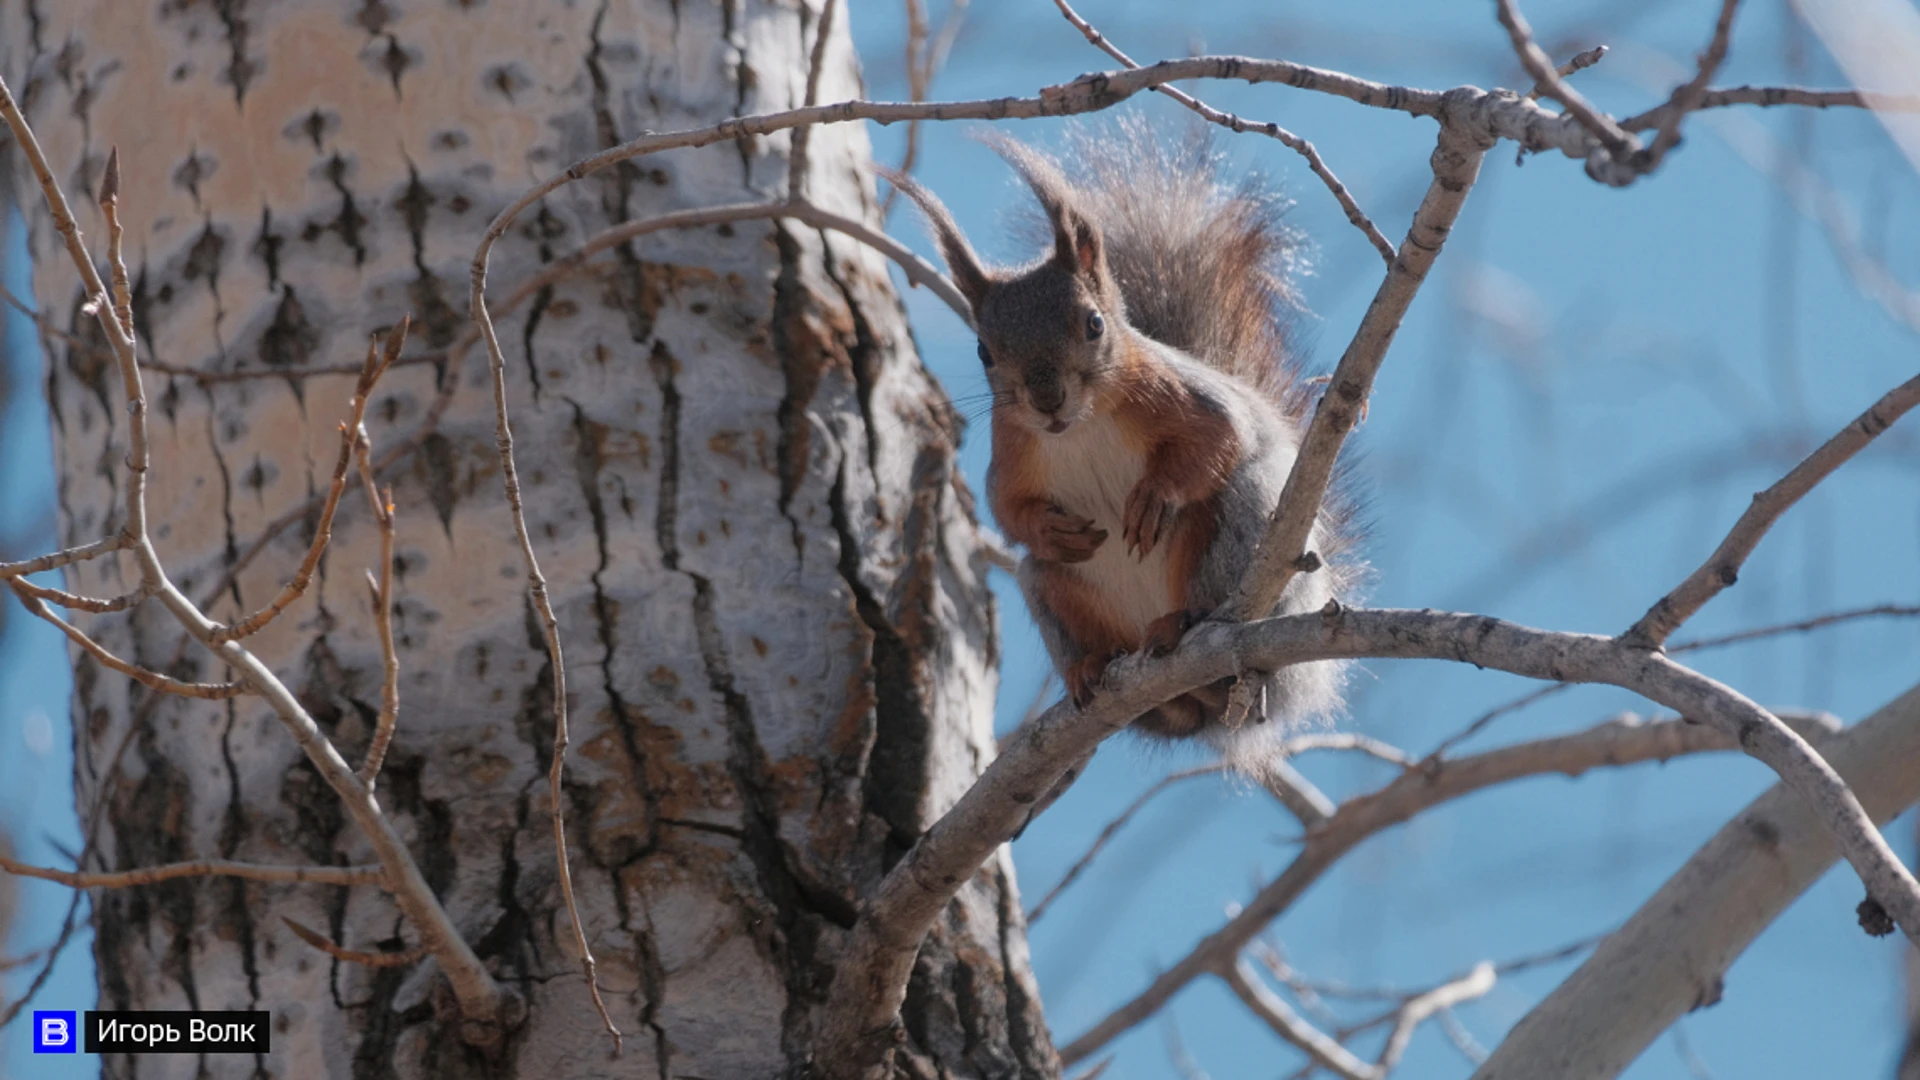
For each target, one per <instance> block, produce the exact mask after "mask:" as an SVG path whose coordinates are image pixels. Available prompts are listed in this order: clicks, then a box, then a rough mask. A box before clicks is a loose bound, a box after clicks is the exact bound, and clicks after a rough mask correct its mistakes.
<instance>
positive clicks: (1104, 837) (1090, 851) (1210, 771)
mask: <svg viewBox="0 0 1920 1080" xmlns="http://www.w3.org/2000/svg"><path fill="white" fill-rule="evenodd" d="M1225 769H1226V766H1224V765H1202V766H1200V767H1199V768H1196V769H1186V770H1183V771H1181V772H1177V773H1172V774H1170V775H1168V776H1163V777H1161V778H1160V780H1159V781H1158V782H1157V783H1155V784H1154V785H1153V786H1152V787H1150V788H1148V789H1147V790H1145V791H1143V792H1141V793H1140V794H1139V796H1138V797H1136V798H1135V799H1134V800H1133V802H1131V803H1129V804H1127V808H1126V809H1125V810H1122V811H1120V814H1119V816H1118V817H1115V818H1114V819H1113V820H1112V821H1109V822H1107V824H1106V827H1105V828H1103V829H1101V830H1100V835H1098V836H1096V837H1094V838H1093V843H1092V844H1090V845H1088V847H1087V850H1086V851H1084V852H1082V853H1081V855H1080V857H1079V858H1078V859H1076V860H1074V863H1073V865H1072V866H1069V867H1067V872H1066V873H1065V874H1063V875H1061V877H1060V881H1059V883H1058V884H1056V885H1054V887H1053V888H1051V889H1049V890H1047V895H1045V896H1043V897H1041V898H1040V902H1039V903H1037V904H1035V905H1033V910H1032V911H1029V912H1028V913H1027V925H1028V926H1032V925H1033V924H1034V923H1037V922H1039V921H1040V916H1042V915H1045V914H1046V913H1047V909H1048V908H1050V907H1052V906H1053V902H1054V901H1055V900H1057V899H1059V898H1060V894H1061V893H1063V892H1065V891H1066V890H1067V887H1068V886H1069V885H1072V884H1073V883H1074V882H1075V881H1076V880H1078V879H1079V877H1080V875H1081V874H1083V873H1085V872H1086V869H1087V867H1089V866H1091V865H1093V860H1094V857H1095V856H1097V855H1099V854H1100V852H1101V850H1102V849H1104V848H1105V847H1106V846H1107V843H1108V842H1109V841H1111V840H1112V839H1113V838H1114V835H1115V834H1117V833H1118V832H1119V831H1120V830H1121V829H1122V828H1124V827H1125V826H1126V824H1127V822H1129V821H1131V820H1133V817H1134V815H1135V814H1138V813H1139V812H1140V811H1141V810H1143V809H1145V808H1146V805H1147V804H1148V803H1150V802H1152V801H1153V798H1154V796H1156V795H1158V794H1160V793H1161V792H1163V791H1165V790H1167V789H1168V788H1170V787H1172V786H1174V785H1175V784H1178V783H1179V782H1181V781H1182V780H1191V779H1193V778H1194V777H1196V776H1217V775H1218V774H1220V773H1221V772H1223V771H1225Z"/></svg>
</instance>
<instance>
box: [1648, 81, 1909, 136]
mask: <svg viewBox="0 0 1920 1080" xmlns="http://www.w3.org/2000/svg"><path fill="white" fill-rule="evenodd" d="M1729 105H1756V106H1759V107H1760V108H1763V109H1765V108H1773V107H1776V106H1780V105H1800V106H1805V107H1807V108H1810V109H1834V108H1852V109H1871V110H1873V111H1874V112H1903V113H1910V112H1920V97H1915V96H1913V95H1911V94H1876V93H1874V92H1873V91H1871V90H1815V89H1811V88H1809V87H1804V86H1731V87H1726V88H1724V89H1719V90H1705V91H1702V92H1701V94H1700V97H1699V100H1698V102H1697V103H1696V104H1695V105H1694V107H1693V110H1694V111H1698V110H1700V109H1723V108H1726V107H1727V106H1729ZM1675 111H1676V109H1675V105H1674V103H1673V102H1671V101H1669V102H1667V103H1665V104H1663V105H1660V106H1658V107H1656V108H1652V109H1648V110H1647V111H1646V112H1643V113H1639V114H1636V115H1634V116H1629V117H1627V118H1626V119H1625V120H1622V121H1620V126H1621V127H1623V128H1625V129H1626V130H1628V131H1649V130H1652V129H1654V128H1659V127H1663V126H1665V125H1666V123H1667V122H1668V120H1669V119H1670V117H1671V115H1672V114H1673V113H1674V112H1675Z"/></svg>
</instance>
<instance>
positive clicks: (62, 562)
mask: <svg viewBox="0 0 1920 1080" xmlns="http://www.w3.org/2000/svg"><path fill="white" fill-rule="evenodd" d="M130 543H131V542H130V541H129V540H128V539H127V535H126V533H125V532H119V533H115V534H114V535H112V536H109V537H106V538H105V539H101V540H95V541H93V542H92V543H88V544H80V545H78V546H75V547H70V548H65V549H63V550H60V551H55V552H52V553H51V554H47V555H39V556H35V557H34V558H31V559H22V560H20V561H19V562H10V563H0V578H17V577H20V576H21V575H23V574H38V573H40V572H42V571H45V570H58V569H60V568H61V567H63V566H68V565H71V564H73V563H77V562H87V561H89V560H92V559H97V558H99V557H100V556H102V555H111V554H113V553H114V552H116V551H125V550H126V549H127V547H128V546H129V545H130Z"/></svg>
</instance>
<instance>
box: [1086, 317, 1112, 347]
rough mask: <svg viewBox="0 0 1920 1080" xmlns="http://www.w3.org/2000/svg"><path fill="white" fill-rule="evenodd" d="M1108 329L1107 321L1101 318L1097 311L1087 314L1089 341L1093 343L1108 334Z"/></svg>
mask: <svg viewBox="0 0 1920 1080" xmlns="http://www.w3.org/2000/svg"><path fill="white" fill-rule="evenodd" d="M1106 329H1107V320H1105V319H1103V318H1101V317H1100V313H1099V312H1097V311H1089V312H1087V340H1088V341H1092V340H1093V339H1094V338H1097V337H1099V336H1100V335H1101V334H1103V333H1105V332H1106Z"/></svg>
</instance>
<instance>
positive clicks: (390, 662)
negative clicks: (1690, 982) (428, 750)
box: [356, 430, 400, 791]
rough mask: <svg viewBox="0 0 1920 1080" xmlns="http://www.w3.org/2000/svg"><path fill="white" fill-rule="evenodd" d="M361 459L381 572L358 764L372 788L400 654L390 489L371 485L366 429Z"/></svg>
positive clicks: (396, 704) (370, 579) (388, 740)
mask: <svg viewBox="0 0 1920 1080" xmlns="http://www.w3.org/2000/svg"><path fill="white" fill-rule="evenodd" d="M356 451H357V453H356V456H357V457H358V458H359V459H360V482H361V485H362V486H363V487H365V488H366V489H367V501H368V502H371V503H372V504H373V520H374V521H375V522H376V523H377V524H378V525H379V527H380V575H379V576H378V577H377V578H376V577H375V576H374V575H373V574H372V573H371V572H369V573H368V574H367V594H368V595H367V601H368V603H369V604H371V605H372V607H373V626H374V630H375V632H376V633H377V634H378V635H379V637H380V660H381V668H382V670H381V678H380V720H379V722H378V724H377V725H376V726H375V727H374V729H373V739H372V741H371V742H369V743H368V744H367V758H366V760H365V761H363V762H361V764H360V782H361V783H363V784H365V785H367V790H369V791H371V790H373V787H374V781H375V780H376V779H377V778H378V777H379V776H380V766H381V764H382V763H384V762H385V761H386V759H387V747H388V746H389V745H391V744H392V742H393V732H394V729H395V727H397V726H398V725H399V722H400V657H399V655H398V654H397V653H396V652H395V651H394V647H393V531H394V530H393V489H392V488H388V489H386V490H385V491H381V490H379V489H377V488H375V487H374V482H373V463H372V461H371V460H369V458H370V455H369V453H368V451H367V438H366V432H365V431H364V430H363V431H362V432H361V433H360V438H359V439H358V440H356Z"/></svg>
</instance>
